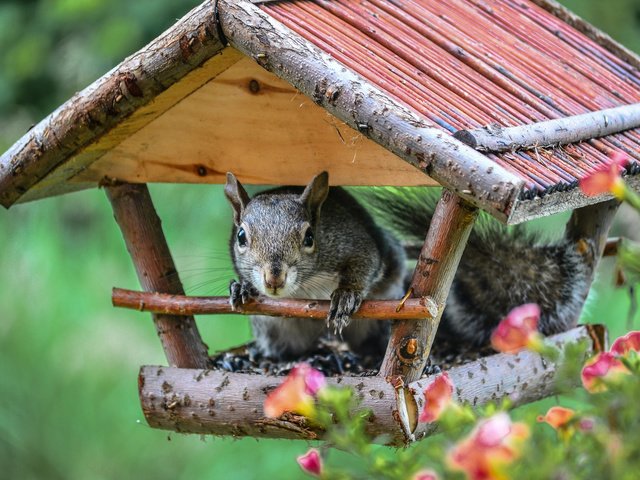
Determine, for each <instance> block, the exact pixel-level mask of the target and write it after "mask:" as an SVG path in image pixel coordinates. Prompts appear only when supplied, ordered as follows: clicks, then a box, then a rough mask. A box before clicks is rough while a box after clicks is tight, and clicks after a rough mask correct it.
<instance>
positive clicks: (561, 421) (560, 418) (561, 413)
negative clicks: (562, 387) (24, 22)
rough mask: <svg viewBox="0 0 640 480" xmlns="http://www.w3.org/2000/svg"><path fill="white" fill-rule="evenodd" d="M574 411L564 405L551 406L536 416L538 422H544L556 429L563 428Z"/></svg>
mask: <svg viewBox="0 0 640 480" xmlns="http://www.w3.org/2000/svg"><path fill="white" fill-rule="evenodd" d="M575 414H576V412H574V411H573V410H571V409H570V408H565V407H551V408H550V409H549V410H548V411H547V413H546V414H545V415H544V416H542V415H540V416H539V417H538V421H539V422H546V423H548V424H549V425H551V426H552V427H553V428H555V429H556V430H558V429H562V428H565V427H566V426H567V424H568V423H569V421H571V419H572V418H573V417H574V416H575Z"/></svg>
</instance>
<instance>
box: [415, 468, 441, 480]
mask: <svg viewBox="0 0 640 480" xmlns="http://www.w3.org/2000/svg"><path fill="white" fill-rule="evenodd" d="M411 480H438V474H437V473H436V472H434V471H433V470H420V471H419V472H416V474H415V475H414V476H413V477H411Z"/></svg>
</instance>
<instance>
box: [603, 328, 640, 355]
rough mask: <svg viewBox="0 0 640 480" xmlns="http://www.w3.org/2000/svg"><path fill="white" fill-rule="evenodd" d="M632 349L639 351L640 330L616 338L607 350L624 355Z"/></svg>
mask: <svg viewBox="0 0 640 480" xmlns="http://www.w3.org/2000/svg"><path fill="white" fill-rule="evenodd" d="M632 350H633V351H634V352H640V332H637V331H636V332H629V333H627V334H626V335H624V336H623V337H620V338H618V339H617V340H616V341H615V342H613V345H611V349H610V350H609V351H610V352H611V353H613V354H614V355H619V356H624V355H626V354H627V353H629V352H630V351H632Z"/></svg>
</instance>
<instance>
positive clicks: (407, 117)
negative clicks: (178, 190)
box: [218, 0, 523, 221]
mask: <svg viewBox="0 0 640 480" xmlns="http://www.w3.org/2000/svg"><path fill="white" fill-rule="evenodd" d="M218 6H219V12H220V23H221V24H222V29H223V31H224V34H225V36H226V37H227V39H228V40H229V42H230V43H231V45H232V46H234V47H235V48H237V49H238V50H240V51H241V52H243V53H245V54H246V55H247V56H250V57H251V58H253V59H255V60H256V61H257V62H258V63H259V64H260V65H261V66H262V67H264V68H265V69H267V70H269V71H271V72H273V73H275V74H276V75H278V76H279V77H281V78H283V79H284V80H286V81H288V82H289V83H291V84H292V85H293V86H295V87H296V88H297V89H298V90H300V91H301V92H302V93H304V94H305V95H307V96H308V97H310V98H311V99H312V100H313V101H314V102H315V103H317V104H318V105H320V106H322V107H323V108H325V109H326V110H327V111H329V112H330V113H332V114H333V115H335V116H336V117H338V118H339V119H340V120H342V121H344V122H345V123H347V124H349V125H350V126H352V127H353V128H355V129H357V130H358V131H359V132H360V133H362V134H363V135H365V136H367V137H369V138H371V139H372V140H374V141H375V142H377V143H379V144H380V145H382V146H383V147H385V148H386V149H388V150H390V151H391V152H393V153H394V154H396V155H398V156H399V157H400V158H402V159H404V160H405V161H407V162H409V163H410V164H412V165H414V166H415V167H416V168H419V169H420V170H422V171H424V172H425V173H426V174H427V175H429V176H430V177H432V178H433V179H434V180H436V181H438V182H439V183H441V184H442V185H443V186H445V187H447V188H449V189H450V190H452V191H454V192H456V193H457V194H458V195H460V196H462V197H463V198H465V199H466V200H468V201H469V202H471V203H472V204H474V205H476V206H479V207H481V208H483V209H485V210H487V211H489V212H491V213H492V214H493V215H495V216H496V217H498V218H499V219H502V220H503V221H504V220H506V217H507V216H508V212H509V211H510V208H511V205H512V204H513V202H514V201H515V199H516V197H517V196H518V194H519V192H520V190H521V189H522V188H523V181H522V180H521V179H520V178H519V177H518V176H516V175H515V174H513V173H511V172H509V171H508V170H506V169H505V168H503V167H501V166H500V165H498V164H497V163H495V162H494V161H492V160H490V159H489V158H487V157H485V156H484V155H482V154H481V153H479V152H477V151H475V150H474V149H472V148H470V147H468V146H467V145H464V144H463V143H462V142H459V141H458V140H456V139H454V138H452V137H451V136H450V135H448V134H446V133H444V132H442V131H441V130H440V129H438V128H436V127H434V126H433V125H430V124H428V123H427V121H426V120H425V119H424V118H423V117H420V116H418V115H417V114H416V113H415V112H413V111H412V110H410V109H409V108H407V107H405V106H404V105H402V104H400V103H398V102H396V101H395V100H393V99H391V98H389V97H388V95H386V94H385V93H384V92H382V91H381V90H379V89H377V88H376V87H374V86H373V85H371V84H370V83H369V82H367V81H366V80H365V79H363V78H362V77H360V76H359V75H357V74H355V73H353V72H352V71H350V70H348V69H346V68H345V67H344V66H343V65H342V64H340V63H338V62H337V61H336V60H334V59H333V58H332V57H330V56H329V55H327V54H325V53H324V52H322V51H321V50H319V49H318V48H316V47H315V46H314V45H312V44H311V43H310V42H308V41H307V40H305V39H304V38H302V37H301V36H299V35H297V34H296V33H294V32H292V31H291V30H289V29H288V28H286V27H284V26H283V25H282V24H280V23H279V22H277V21H275V20H274V19H273V18H271V17H270V16H269V15H268V14H266V13H264V12H262V11H261V10H260V9H259V8H258V7H256V6H255V5H253V4H251V2H248V1H246V0H242V1H236V0H219V2H218Z"/></svg>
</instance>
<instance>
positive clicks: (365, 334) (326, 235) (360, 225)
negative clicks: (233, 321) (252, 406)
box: [225, 172, 405, 359]
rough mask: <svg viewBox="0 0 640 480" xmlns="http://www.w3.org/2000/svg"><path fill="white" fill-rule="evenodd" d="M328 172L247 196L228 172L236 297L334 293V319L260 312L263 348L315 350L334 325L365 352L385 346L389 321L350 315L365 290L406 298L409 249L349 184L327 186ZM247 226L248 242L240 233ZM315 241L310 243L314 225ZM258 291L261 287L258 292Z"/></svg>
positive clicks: (276, 353) (274, 352) (279, 353)
mask: <svg viewBox="0 0 640 480" xmlns="http://www.w3.org/2000/svg"><path fill="white" fill-rule="evenodd" d="M327 180H328V176H327V174H326V173H325V172H323V173H321V174H320V175H318V176H316V177H315V178H314V179H312V180H311V182H310V183H309V185H308V186H307V187H306V188H305V189H304V191H302V189H299V188H295V187H283V188H278V189H275V190H270V191H267V192H263V193H260V194H258V195H256V196H255V197H254V198H253V199H251V200H249V201H247V199H248V196H247V195H246V192H245V191H244V189H243V188H242V185H241V184H240V182H238V181H237V179H236V178H235V177H234V176H233V175H232V174H228V175H227V187H226V188H225V194H226V195H227V198H228V199H229V202H230V203H231V205H232V207H233V209H234V218H235V221H234V228H233V232H232V235H231V241H230V250H231V255H232V258H233V263H234V266H235V269H236V272H237V274H238V275H239V277H240V282H232V284H231V286H230V294H231V295H230V301H231V303H232V305H238V304H239V303H241V302H243V301H246V298H248V297H249V296H253V295H255V293H257V292H259V293H261V294H263V295H269V296H275V297H290V298H311V299H330V300H331V312H330V314H329V317H328V323H327V325H326V326H325V325H324V324H323V323H322V322H318V321H317V320H308V319H300V318H297V319H282V318H276V317H267V316H261V315H256V316H253V317H252V319H251V325H252V329H253V334H254V337H255V339H256V342H257V345H258V347H259V349H260V350H261V351H262V353H263V354H265V355H267V356H269V357H273V358H278V359H280V358H286V357H295V356H299V355H301V354H303V353H306V352H308V351H309V350H311V349H312V348H313V347H314V346H315V344H316V342H317V340H318V338H319V337H320V336H321V335H323V334H324V333H325V332H326V331H327V327H329V328H330V329H331V330H332V331H335V332H338V333H342V334H343V336H344V339H345V340H346V341H347V342H348V343H349V345H350V347H351V348H352V349H353V350H355V351H358V352H369V351H373V352H377V353H381V352H382V351H384V347H385V346H386V342H387V337H388V334H387V331H388V325H387V322H371V321H350V316H351V315H352V314H353V312H354V311H355V310H357V308H358V307H359V306H360V303H361V302H362V300H363V299H364V298H377V299H391V298H400V297H401V296H402V294H403V293H404V286H403V280H404V276H405V254H404V250H403V249H402V247H401V246H400V244H399V242H398V241H397V240H396V239H395V238H394V237H393V236H391V235H390V234H389V233H387V232H386V231H384V230H383V229H381V228H380V227H378V226H377V225H376V224H375V223H374V221H373V220H372V218H371V217H370V215H369V214H368V213H367V211H366V210H365V209H364V208H362V207H361V206H360V204H359V203H358V202H357V201H356V200H355V199H354V198H353V197H352V196H351V195H350V194H349V193H347V192H346V191H345V190H343V189H341V188H338V187H333V188H330V189H329V187H328V183H327ZM240 228H242V229H243V230H244V232H245V233H244V238H245V240H246V246H244V247H243V246H241V244H240V243H241V242H239V240H238V232H239V229H240ZM308 228H311V230H312V232H313V237H314V242H313V247H312V248H309V247H308V246H305V245H304V242H305V235H306V233H307V229H308ZM256 291H257V292H256Z"/></svg>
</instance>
